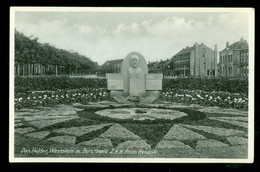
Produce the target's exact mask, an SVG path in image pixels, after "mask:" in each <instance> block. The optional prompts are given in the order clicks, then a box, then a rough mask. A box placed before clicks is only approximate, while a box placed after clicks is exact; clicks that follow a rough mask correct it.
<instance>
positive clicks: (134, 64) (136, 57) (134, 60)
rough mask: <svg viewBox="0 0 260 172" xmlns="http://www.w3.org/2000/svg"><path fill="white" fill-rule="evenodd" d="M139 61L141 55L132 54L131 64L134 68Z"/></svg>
mask: <svg viewBox="0 0 260 172" xmlns="http://www.w3.org/2000/svg"><path fill="white" fill-rule="evenodd" d="M138 62H139V57H138V56H137V55H132V56H131V59H130V65H131V67H132V68H137V64H138Z"/></svg>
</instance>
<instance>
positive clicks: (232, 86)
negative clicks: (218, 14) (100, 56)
mask: <svg viewBox="0 0 260 172" xmlns="http://www.w3.org/2000/svg"><path fill="white" fill-rule="evenodd" d="M106 84H107V82H106V79H105V78H71V77H55V76H50V77H16V78H15V93H24V92H30V91H46V90H60V89H61V90H64V89H79V88H106ZM162 85H163V91H167V90H170V89H188V90H202V91H208V92H210V91H226V92H229V93H243V94H248V80H246V79H229V78H176V79H167V78H164V79H163V84H162Z"/></svg>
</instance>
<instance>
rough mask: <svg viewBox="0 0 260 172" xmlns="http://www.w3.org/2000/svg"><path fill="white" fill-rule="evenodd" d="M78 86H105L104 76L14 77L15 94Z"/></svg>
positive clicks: (68, 88)
mask: <svg viewBox="0 0 260 172" xmlns="http://www.w3.org/2000/svg"><path fill="white" fill-rule="evenodd" d="M79 88H106V79H105V78H71V77H65V76H64V77H55V76H49V77H46V76H45V77H16V78H15V94H17V93H26V92H31V91H47V90H48V91H50V90H51V91H55V90H71V89H79Z"/></svg>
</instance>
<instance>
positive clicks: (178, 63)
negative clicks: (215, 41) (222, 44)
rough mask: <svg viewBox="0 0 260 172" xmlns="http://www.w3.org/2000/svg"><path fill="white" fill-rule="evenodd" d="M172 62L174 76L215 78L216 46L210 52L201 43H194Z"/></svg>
mask: <svg viewBox="0 0 260 172" xmlns="http://www.w3.org/2000/svg"><path fill="white" fill-rule="evenodd" d="M172 60H173V75H174V76H194V77H198V76H201V77H203V76H216V74H217V72H215V71H216V70H217V45H215V50H212V49H210V48H209V47H207V46H206V45H204V44H203V43H201V44H198V43H195V44H194V45H193V46H192V47H188V46H187V47H186V48H183V49H182V50H181V51H180V52H178V53H177V54H176V55H175V56H173V57H172Z"/></svg>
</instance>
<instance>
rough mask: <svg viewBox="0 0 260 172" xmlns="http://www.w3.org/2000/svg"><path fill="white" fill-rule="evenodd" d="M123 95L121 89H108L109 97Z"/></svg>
mask: <svg viewBox="0 0 260 172" xmlns="http://www.w3.org/2000/svg"><path fill="white" fill-rule="evenodd" d="M123 95H124V93H123V91H114V90H113V91H112V90H111V91H110V96H111V97H113V96H123Z"/></svg>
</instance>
